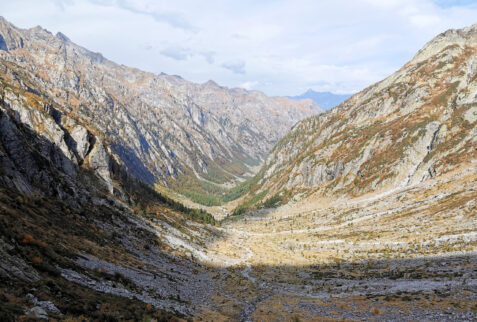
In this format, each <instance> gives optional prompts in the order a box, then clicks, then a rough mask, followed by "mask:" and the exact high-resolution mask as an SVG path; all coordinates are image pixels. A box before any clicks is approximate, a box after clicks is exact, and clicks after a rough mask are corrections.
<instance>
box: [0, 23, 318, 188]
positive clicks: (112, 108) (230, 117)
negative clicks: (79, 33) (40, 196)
mask: <svg viewBox="0 0 477 322" xmlns="http://www.w3.org/2000/svg"><path fill="white" fill-rule="evenodd" d="M0 58H1V60H2V61H1V64H2V68H3V69H4V70H6V71H7V72H9V71H10V70H11V71H12V72H14V73H17V74H25V75H28V77H29V78H30V79H31V80H32V81H33V82H35V84H37V85H38V86H37V87H36V88H35V90H37V91H38V94H39V96H41V97H43V98H45V99H47V100H49V101H50V102H52V103H55V104H59V105H62V106H64V108H65V109H66V110H65V113H66V114H68V115H70V116H74V117H75V118H77V119H78V120H80V121H81V122H82V123H84V124H88V125H90V127H91V128H93V127H94V131H96V132H99V133H103V134H104V142H102V144H103V145H105V146H106V147H107V148H108V149H110V153H112V154H113V155H114V156H115V158H116V159H117V161H118V162H120V163H122V164H124V166H125V167H126V168H127V171H128V172H130V173H132V174H134V175H135V176H136V177H138V178H139V179H141V180H143V181H144V182H147V183H148V184H151V185H152V184H154V183H162V184H167V183H170V182H171V179H173V181H175V182H176V184H175V185H173V186H174V187H175V188H177V189H179V190H181V189H185V188H186V187H188V188H190V189H191V191H189V192H190V193H192V192H199V194H200V193H203V194H207V192H208V191H206V190H207V187H211V182H212V183H218V184H222V183H225V182H230V181H233V180H235V179H237V178H238V177H243V176H247V175H250V173H252V172H253V171H252V170H251V168H250V167H251V166H253V165H257V164H259V163H260V162H261V161H262V160H263V159H264V158H265V156H266V155H267V153H268V151H269V150H270V148H271V147H272V145H273V144H274V143H275V142H276V141H277V140H278V139H279V138H280V137H282V136H283V135H284V134H285V133H286V132H287V131H288V129H289V128H290V127H291V126H292V125H293V124H295V123H296V122H297V121H299V120H301V119H303V118H305V117H307V116H310V115H312V114H315V113H318V112H319V111H320V109H319V107H318V106H317V105H316V104H315V103H314V102H312V101H310V100H305V101H300V102H294V101H292V100H289V99H286V98H273V97H272V98H270V97H267V96H265V95H264V94H263V93H261V92H257V91H252V92H249V91H246V90H242V89H228V88H225V87H221V86H219V85H217V84H216V83H214V82H213V81H209V82H207V83H204V84H194V83H191V82H188V81H185V80H184V79H182V78H180V77H178V76H169V75H164V74H161V75H155V74H152V73H147V72H143V71H140V70H137V69H134V68H129V67H126V66H123V65H118V64H116V63H114V62H111V61H109V60H107V59H106V58H104V57H103V56H102V55H101V54H98V53H93V52H90V51H88V50H86V49H84V48H82V47H80V46H78V45H76V44H74V43H73V42H71V41H70V40H69V39H68V38H67V37H66V36H65V35H63V34H61V33H58V34H57V35H53V34H51V33H50V32H48V31H47V30H45V29H42V28H41V27H35V28H32V29H27V30H23V29H19V28H16V27H15V26H13V25H11V24H10V23H8V22H7V21H6V20H5V19H3V18H1V19H0ZM20 116H21V118H22V121H23V122H28V120H29V119H30V118H31V117H32V116H31V115H28V113H24V114H20ZM76 131H77V132H75V135H78V136H81V135H84V131H83V130H76ZM86 141H87V139H86ZM83 143H84V146H83V147H82V148H84V149H87V147H88V144H87V142H83ZM81 154H84V152H81V151H80V153H77V154H75V155H72V156H71V157H72V158H73V159H75V161H74V162H80V161H81V159H82V158H83V157H84V156H82V155H81ZM178 179H179V180H178ZM212 187H213V188H214V189H216V190H217V189H219V188H218V187H217V186H214V185H212ZM192 188H195V189H196V190H197V191H192V190H193V189H192Z"/></svg>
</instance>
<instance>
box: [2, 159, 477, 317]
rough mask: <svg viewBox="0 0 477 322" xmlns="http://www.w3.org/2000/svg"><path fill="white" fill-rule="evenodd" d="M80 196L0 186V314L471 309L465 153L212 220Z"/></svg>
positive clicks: (474, 209) (429, 313)
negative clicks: (86, 201)
mask: <svg viewBox="0 0 477 322" xmlns="http://www.w3.org/2000/svg"><path fill="white" fill-rule="evenodd" d="M376 196H379V198H376ZM110 201H111V204H112V202H113V201H112V200H110ZM92 202H93V203H94V204H97V205H96V206H95V208H91V210H88V209H83V212H77V211H76V210H74V209H69V208H66V206H65V205H62V204H59V203H55V202H51V201H49V200H48V199H38V200H29V199H26V198H23V199H22V198H20V197H18V196H17V197H15V196H14V195H13V194H12V192H11V191H8V190H1V189H0V206H1V208H0V220H1V221H2V226H0V229H1V232H2V236H3V237H2V239H0V241H2V243H0V256H1V258H2V261H0V280H1V281H2V285H3V286H2V287H1V288H0V298H2V299H3V300H5V303H3V304H1V306H0V313H2V311H4V312H7V313H8V314H11V315H18V314H20V315H21V314H24V313H23V312H25V311H24V310H25V308H27V309H28V308H31V307H32V306H37V307H38V306H41V307H43V308H44V309H45V310H46V311H47V312H48V314H49V316H50V318H51V319H52V320H55V319H58V320H62V319H64V318H65V317H75V318H77V317H78V316H80V318H79V320H81V316H82V315H81V314H87V317H88V318H91V319H106V318H108V319H110V318H112V319H117V320H127V319H132V320H134V319H137V318H147V317H155V318H157V319H159V320H160V319H161V318H162V319H164V318H166V317H167V319H169V317H170V316H171V315H174V316H176V317H178V318H179V319H181V318H188V317H193V319H195V320H207V321H210V320H214V321H229V320H233V321H251V320H252V321H270V320H284V321H289V320H292V321H293V320H294V321H297V320H302V321H304V320H363V319H366V320H367V319H376V320H395V321H401V320H417V321H423V320H469V321H470V320H476V319H477V168H476V165H475V163H472V164H468V165H466V167H465V168H463V169H460V170H459V171H456V172H454V173H450V174H448V175H445V176H441V177H439V178H438V179H433V180H428V181H425V182H423V183H421V184H419V185H416V186H407V187H403V188H400V189H396V190H394V191H393V193H382V192H380V193H379V194H375V195H369V196H363V197H361V198H357V199H353V200H345V199H337V200H330V199H320V200H302V201H300V202H296V203H294V204H290V205H287V206H282V207H280V208H278V209H262V210H259V211H256V212H254V213H249V214H247V215H246V216H245V217H244V218H243V219H240V220H235V221H234V220H228V221H225V222H224V223H222V225H221V226H219V227H217V226H208V225H203V224H198V223H194V222H191V221H188V220H186V219H185V218H184V217H183V216H182V215H180V214H178V213H175V212H173V211H171V210H170V209H169V210H168V209H166V208H164V207H159V206H157V207H152V208H151V210H150V212H148V213H146V214H145V215H143V216H135V215H133V214H131V213H128V211H127V210H124V213H121V212H117V211H116V210H114V209H113V207H112V206H111V204H109V203H108V202H104V200H100V199H97V200H96V199H93V200H92ZM98 209H101V211H99V212H98V211H97V210H98ZM85 211H86V215H85V213H84V212H85ZM58 214H62V215H61V216H59V215H58ZM51 227H55V229H54V230H52V229H51ZM58 241H61V243H58ZM132 305H133V306H134V309H133V306H132ZM155 310H156V311H155ZM27 313H28V311H27V312H25V314H27ZM5 316H7V315H5ZM9 316H10V315H9Z"/></svg>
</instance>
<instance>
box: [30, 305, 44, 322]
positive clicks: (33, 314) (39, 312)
mask: <svg viewBox="0 0 477 322" xmlns="http://www.w3.org/2000/svg"><path fill="white" fill-rule="evenodd" d="M26 316H27V317H28V318H30V319H34V320H41V321H45V320H46V321H47V320H48V313H46V311H45V310H44V309H43V308H42V307H40V306H35V307H32V308H31V309H30V310H28V311H27V312H26Z"/></svg>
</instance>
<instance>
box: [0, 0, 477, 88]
mask: <svg viewBox="0 0 477 322" xmlns="http://www.w3.org/2000/svg"><path fill="white" fill-rule="evenodd" d="M463 2H465V3H468V4H467V5H459V3H463ZM25 8H29V10H25ZM0 12H1V14H2V15H3V16H4V17H5V18H6V19H8V20H10V21H12V22H13V23H15V24H17V25H18V26H19V27H24V28H26V27H33V26H35V25H42V26H43V27H45V28H47V29H49V30H51V31H52V32H57V31H61V32H63V33H64V34H65V35H67V36H68V37H69V38H70V39H71V40H72V41H74V42H76V43H78V44H80V45H82V46H84V47H86V48H89V49H91V50H92V51H97V52H101V53H103V54H104V56H106V57H107V58H109V59H112V60H114V61H116V62H118V63H121V64H125V65H130V66H133V67H138V68H141V69H144V70H147V71H152V72H155V73H159V72H165V73H169V74H177V75H181V76H183V77H184V78H186V79H189V80H192V81H196V82H205V81H207V80H209V79H213V80H215V81H216V82H217V83H219V84H221V85H226V86H230V87H237V86H241V87H244V88H247V87H248V88H253V89H259V90H263V91H265V92H266V93H267V94H270V95H294V94H298V93H300V92H301V91H304V90H306V89H308V88H310V87H311V88H313V89H318V90H320V89H322V90H330V91H334V92H346V91H358V90H360V89H362V88H364V87H366V86H369V85H370V84H372V83H373V82H376V81H379V80H380V79H382V78H384V77H386V76H387V75H389V74H390V73H391V72H393V71H394V70H397V69H398V68H399V67H401V66H402V65H403V64H404V63H405V62H406V61H407V60H409V59H410V58H411V57H412V56H413V55H414V54H415V52H416V51H417V50H418V49H419V48H420V47H422V46H423V45H424V44H425V43H426V42H427V41H429V40H430V39H431V38H432V37H434V36H435V35H437V34H439V33H441V32H442V31H444V30H446V29H448V28H460V27H463V26H465V25H470V24H472V23H475V22H477V5H476V4H475V2H474V4H472V3H471V2H470V1H458V2H455V1H450V0H449V1H448V0H435V1H431V0H335V1H331V0H326V1H314V0H280V1H270V0H261V1H256V0H242V1H222V0H209V1H194V0H176V1H154V0H43V1H37V0H16V1H0ZM251 80H253V81H251Z"/></svg>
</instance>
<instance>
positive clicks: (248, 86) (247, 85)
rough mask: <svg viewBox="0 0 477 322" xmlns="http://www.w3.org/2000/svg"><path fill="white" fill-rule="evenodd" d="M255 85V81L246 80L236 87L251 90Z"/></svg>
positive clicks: (256, 83)
mask: <svg viewBox="0 0 477 322" xmlns="http://www.w3.org/2000/svg"><path fill="white" fill-rule="evenodd" d="M257 85H258V82H257V81H248V82H243V83H242V84H240V85H239V86H238V87H240V88H243V89H246V90H251V89H253V88H254V87H255V86H257Z"/></svg>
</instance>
